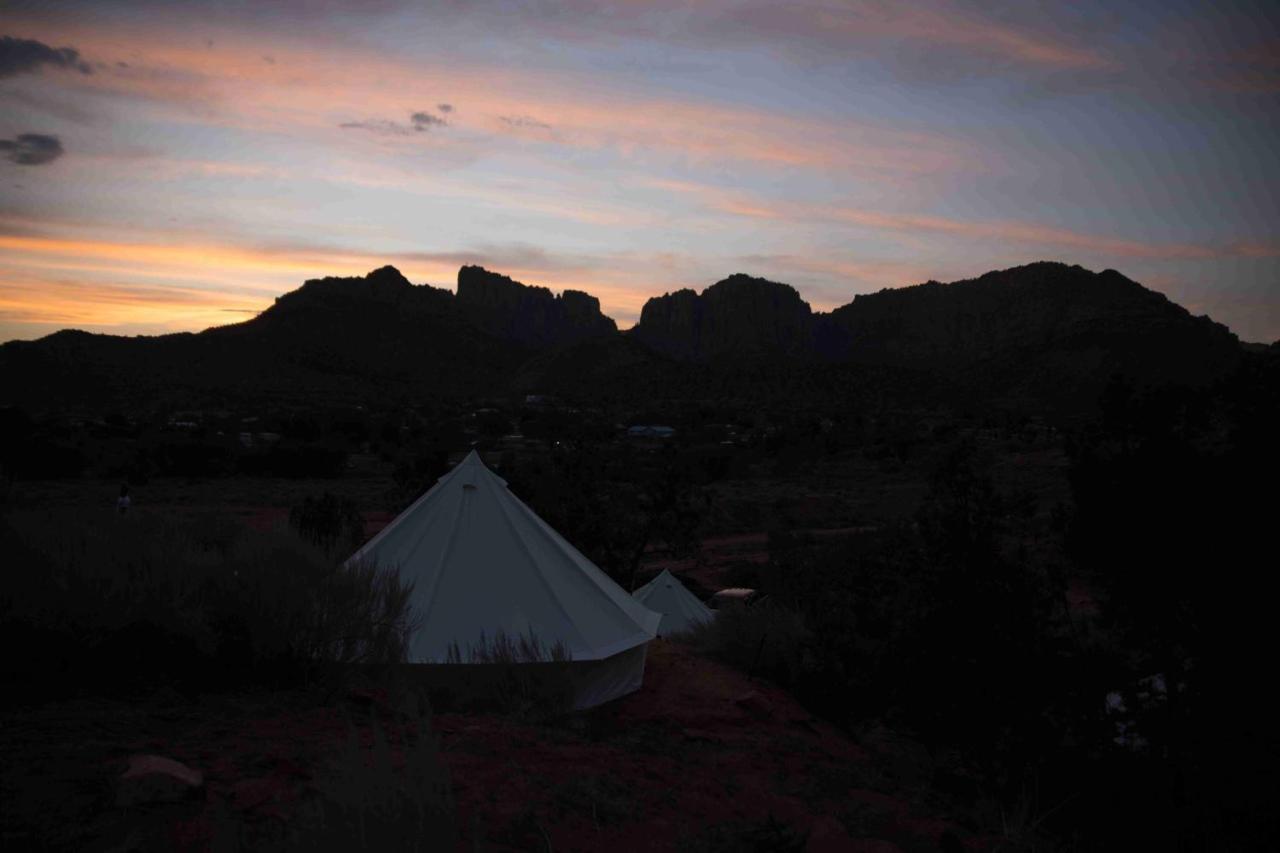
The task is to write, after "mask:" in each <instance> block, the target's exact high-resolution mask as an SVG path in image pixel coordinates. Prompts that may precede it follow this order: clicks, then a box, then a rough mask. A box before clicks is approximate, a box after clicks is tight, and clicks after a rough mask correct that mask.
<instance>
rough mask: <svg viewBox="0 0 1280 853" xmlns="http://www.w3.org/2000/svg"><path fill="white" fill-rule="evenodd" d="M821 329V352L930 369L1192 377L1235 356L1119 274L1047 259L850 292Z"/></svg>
mask: <svg viewBox="0 0 1280 853" xmlns="http://www.w3.org/2000/svg"><path fill="white" fill-rule="evenodd" d="M823 325H824V327H825V328H824V332H823V334H822V338H823V340H824V346H825V349H826V350H827V351H826V352H825V353H824V354H825V355H827V356H828V357H833V358H851V359H854V360H857V361H861V362H869V363H880V364H893V365H897V366H906V367H913V368H919V369H926V370H956V369H963V368H966V367H971V366H975V365H989V366H991V367H992V368H997V367H1000V368H1006V367H1008V368H1012V367H1014V366H1020V369H1023V370H1028V369H1031V368H1032V367H1033V366H1034V365H1036V364H1039V365H1042V366H1043V367H1045V368H1046V369H1048V368H1050V367H1051V368H1052V369H1053V370H1054V371H1059V372H1064V373H1069V374H1073V375H1079V374H1083V373H1096V372H1098V371H1104V370H1105V371H1116V370H1119V371H1124V372H1129V373H1132V374H1134V375H1136V376H1141V377H1144V378H1147V379H1151V380H1162V379H1181V380H1196V379H1203V378H1208V377H1209V376H1211V375H1216V374H1218V373H1220V372H1221V371H1222V370H1223V369H1225V368H1226V367H1229V366H1230V364H1232V363H1234V360H1235V359H1236V358H1238V357H1239V353H1240V345H1239V341H1238V340H1237V339H1236V337H1235V336H1234V335H1232V334H1231V333H1230V332H1229V331H1228V330H1227V329H1226V327H1225V326H1222V325H1220V324H1218V323H1214V322H1213V321H1211V320H1210V319H1209V318H1207V317H1193V316H1192V315H1191V314H1190V313H1189V312H1188V311H1187V310H1186V309H1184V308H1182V307H1181V306H1178V305H1176V304H1174V303H1173V302H1170V301H1169V300H1168V299H1167V298H1166V297H1164V296H1163V295H1161V294H1159V293H1156V292H1155V291H1152V290H1148V289H1147V288H1145V287H1143V286H1142V285H1140V284H1138V283H1137V282H1135V281H1132V280H1130V279H1128V278H1126V277H1125V276H1123V275H1121V274H1120V273H1118V272H1116V271H1115V270H1104V271H1103V272H1100V273H1094V272H1090V271H1089V270H1086V269H1084V268H1083V267H1079V266H1068V265H1066V264H1060V263H1049V262H1040V263H1033V264H1027V265H1026V266H1021V267H1014V268H1011V269H1007V270H999V271H996V272H990V273H987V274H986V275H983V276H981V277H979V278H976V279H969V280H966V281H958V282H954V283H952V284H939V283H938V282H936V281H935V282H928V283H926V284H921V285H916V286H914V287H903V288H897V289H892V290H882V291H880V292H879V293H872V294H866V295H862V296H857V297H855V298H854V300H853V302H851V303H849V304H848V305H845V306H843V307H841V308H837V309H836V310H835V311H833V312H831V314H830V315H828V316H826V317H824V318H823ZM1019 363H1020V365H1019Z"/></svg>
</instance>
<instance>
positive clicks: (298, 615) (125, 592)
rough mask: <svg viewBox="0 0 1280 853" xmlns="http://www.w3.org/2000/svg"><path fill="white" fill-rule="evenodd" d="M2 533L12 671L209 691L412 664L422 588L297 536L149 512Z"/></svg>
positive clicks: (0, 587)
mask: <svg viewBox="0 0 1280 853" xmlns="http://www.w3.org/2000/svg"><path fill="white" fill-rule="evenodd" d="M2 525H3V529H2V530H0V542H2V543H3V545H4V547H5V549H6V552H7V553H8V554H10V555H11V556H12V557H13V559H12V560H10V561H9V562H8V564H7V567H6V569H5V571H4V573H3V575H0V635H3V636H4V639H6V640H8V642H6V644H5V649H6V651H7V653H8V654H7V656H6V657H5V658H4V659H3V668H4V669H5V670H7V671H8V672H9V673H11V674H23V675H27V676H38V675H47V676H51V677H52V676H55V675H56V674H57V673H59V672H66V671H76V672H78V673H80V674H82V675H84V676H86V677H98V678H103V679H110V680H117V679H122V678H123V679H125V680H129V681H134V680H138V679H144V680H148V679H166V680H172V679H177V680H188V679H193V680H195V681H197V682H199V683H205V682H207V681H208V680H209V679H210V678H211V677H217V678H218V679H220V680H224V681H225V680H230V681H242V680H244V679H251V678H254V677H257V676H263V675H267V674H268V673H275V674H277V675H284V676H305V675H306V674H308V673H311V672H314V671H315V669H316V667H319V666H324V665H327V664H351V663H365V662H368V663H388V662H394V661H400V660H403V659H404V656H405V650H406V642H407V637H408V634H409V631H410V630H411V629H412V624H411V621H410V618H409V596H410V592H411V589H410V588H409V587H408V586H406V585H404V584H402V583H401V582H400V579H399V576H398V574H397V573H395V572H391V571H382V570H380V569H379V568H378V567H377V566H374V565H356V566H352V567H350V568H346V567H343V566H341V565H340V564H338V563H336V562H334V561H332V560H330V559H327V558H326V557H325V556H324V554H322V553H321V552H320V551H319V550H318V549H317V548H316V547H314V546H313V545H311V544H309V543H306V542H304V541H302V540H301V539H299V538H298V537H297V536H296V535H293V534H291V533H289V532H287V531H276V532H271V533H258V532H254V531H251V530H247V529H242V528H238V527H234V526H231V525H226V524H217V523H211V522H209V521H200V520H196V521H190V520H178V519H174V518H169V517H164V516H161V515H158V514H147V513H135V514H133V515H130V516H128V517H121V516H116V515H105V514H104V515H102V516H100V517H96V518H87V519H86V518H84V517H83V516H72V515H69V514H56V513H26V514H13V515H11V516H9V517H8V518H7V519H4V521H3V523H2ZM35 638H39V645H38V646H37V647H36V648H32V640H33V639H35Z"/></svg>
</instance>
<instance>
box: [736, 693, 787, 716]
mask: <svg viewBox="0 0 1280 853" xmlns="http://www.w3.org/2000/svg"><path fill="white" fill-rule="evenodd" d="M733 704H735V705H737V706H738V707H739V708H741V709H742V710H744V711H746V712H747V713H748V714H750V715H751V716H753V717H755V718H756V719H759V720H767V719H772V718H773V717H774V715H775V714H776V713H777V712H776V710H775V708H774V706H773V703H772V702H770V701H769V700H768V699H766V698H765V697H764V696H762V695H760V694H759V693H757V692H756V691H754V690H753V691H751V692H750V693H745V694H743V695H742V696H739V697H738V698H736V699H734V700H733Z"/></svg>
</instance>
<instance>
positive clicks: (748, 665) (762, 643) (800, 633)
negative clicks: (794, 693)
mask: <svg viewBox="0 0 1280 853" xmlns="http://www.w3.org/2000/svg"><path fill="white" fill-rule="evenodd" d="M683 639H684V641H685V642H688V643H689V644H691V645H693V646H695V647H696V648H698V649H699V650H701V651H702V652H703V653H704V654H706V655H708V656H709V657H712V658H715V659H717V660H719V661H722V662H724V663H727V664H729V665H731V666H734V667H737V668H738V669H741V670H742V671H744V672H747V673H749V674H752V675H759V676H762V677H764V678H768V679H770V680H772V681H776V682H778V683H779V684H782V685H788V686H790V685H794V684H795V683H796V682H797V680H798V679H799V678H800V676H801V674H802V672H803V671H804V670H805V669H806V668H807V667H808V666H809V665H810V660H811V657H812V656H811V654H810V652H809V650H808V648H807V647H808V645H809V643H810V641H811V639H812V633H811V632H810V631H809V629H808V628H807V627H806V626H805V623H804V617H802V616H801V615H800V613H799V612H798V611H796V610H792V609H790V608H788V607H784V606H781V605H778V604H774V603H773V602H770V601H764V602H761V603H759V604H756V605H754V606H750V607H747V606H744V605H741V604H730V605H726V606H725V607H723V608H722V609H721V610H719V611H718V612H717V614H716V618H715V619H713V620H711V621H710V622H706V623H703V624H701V625H698V626H695V627H694V628H693V629H692V630H690V631H689V632H687V633H685V634H684V635H683Z"/></svg>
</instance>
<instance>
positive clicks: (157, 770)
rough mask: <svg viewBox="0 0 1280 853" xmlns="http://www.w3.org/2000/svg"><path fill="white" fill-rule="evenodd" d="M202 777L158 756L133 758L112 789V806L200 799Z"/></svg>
mask: <svg viewBox="0 0 1280 853" xmlns="http://www.w3.org/2000/svg"><path fill="white" fill-rule="evenodd" d="M203 791H204V774H203V773H201V772H200V771H199V770H193V769H192V768H190V767H188V766H186V765H185V764H182V763H181V762H178V761H174V760H173V759H172V758H165V757H164V756H161V755H135V756H132V757H131V758H130V759H129V766H128V767H127V768H126V769H125V771H124V773H123V774H121V776H120V780H119V783H118V784H117V786H116V805H119V806H126V807H127V806H134V805H143V804H148V803H176V802H181V801H183V800H187V799H193V798H195V797H198V796H200V795H201V794H202V793H203Z"/></svg>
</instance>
